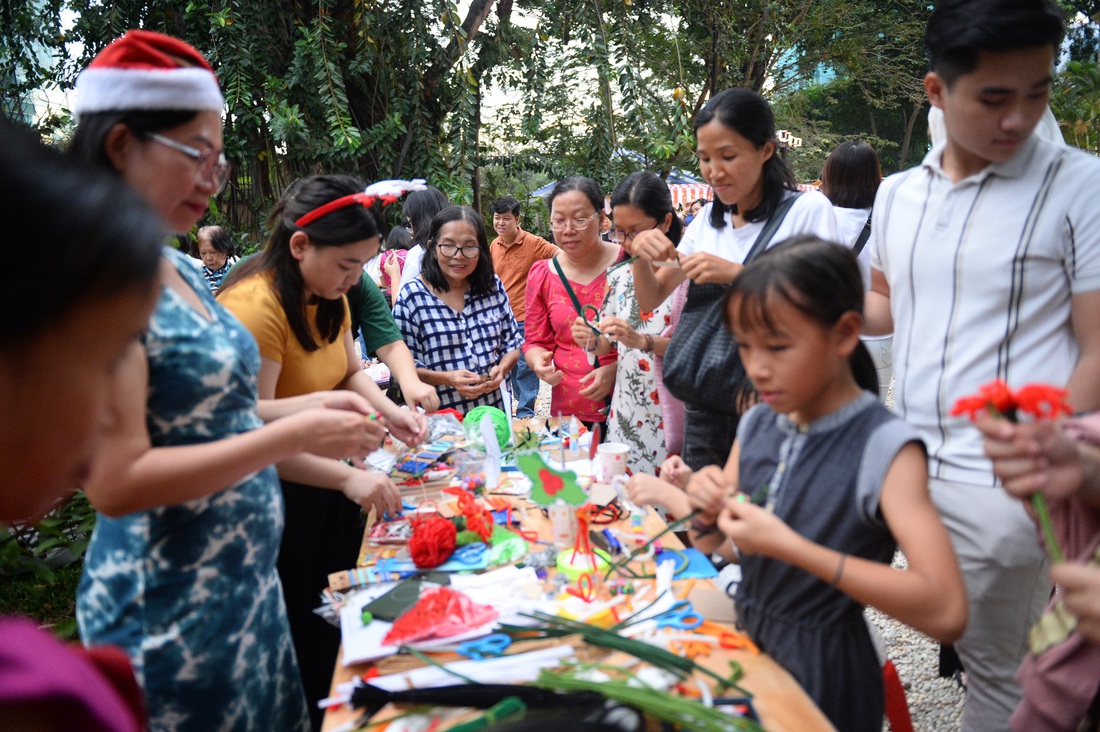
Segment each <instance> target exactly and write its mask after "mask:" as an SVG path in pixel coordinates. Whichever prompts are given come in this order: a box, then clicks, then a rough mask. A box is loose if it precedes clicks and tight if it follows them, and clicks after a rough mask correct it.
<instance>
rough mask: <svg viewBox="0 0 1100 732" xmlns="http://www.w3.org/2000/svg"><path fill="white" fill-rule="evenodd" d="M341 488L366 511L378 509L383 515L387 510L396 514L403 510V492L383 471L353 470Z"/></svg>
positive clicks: (378, 513) (379, 514)
mask: <svg viewBox="0 0 1100 732" xmlns="http://www.w3.org/2000/svg"><path fill="white" fill-rule="evenodd" d="M341 490H342V491H343V493H344V495H345V496H347V497H348V499H349V500H350V501H352V502H353V503H357V504H358V505H359V507H360V508H362V509H363V512H364V513H370V512H371V510H374V511H376V512H377V513H376V515H378V516H381V515H382V514H383V513H385V512H386V511H389V512H390V513H391V514H396V513H398V512H400V510H401V494H400V493H399V492H398V490H397V486H395V485H394V484H393V481H392V480H390V479H389V478H388V477H387V476H385V475H382V474H381V473H371V472H367V471H366V470H353V471H351V474H350V475H349V476H348V477H347V479H346V480H345V481H344V484H343V486H341Z"/></svg>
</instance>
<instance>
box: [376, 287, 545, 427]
mask: <svg viewBox="0 0 1100 732" xmlns="http://www.w3.org/2000/svg"><path fill="white" fill-rule="evenodd" d="M393 319H394V320H395V321H397V327H398V328H400V329H401V334H402V335H403V336H404V338H405V343H406V344H407V345H408V346H409V350H410V351H412V355H413V359H415V361H416V366H417V368H422V369H428V370H429V371H439V372H444V371H459V370H463V369H465V370H466V371H472V372H474V373H475V374H480V375H482V376H486V375H488V373H489V370H490V369H492V368H493V367H494V366H496V365H497V364H498V363H500V360H501V359H502V358H503V357H504V355H505V354H507V353H510V352H511V351H514V350H516V349H517V348H519V347H520V346H522V345H523V337H522V336H521V335H520V333H519V327H518V326H517V325H516V319H515V317H514V316H513V315H512V308H511V306H510V305H509V304H508V295H507V294H505V292H504V286H503V285H502V284H501V282H500V278H499V277H497V276H495V275H494V276H493V291H492V292H491V293H490V294H488V295H485V296H482V297H474V296H473V295H471V294H470V293H469V292H467V293H466V304H465V307H463V309H462V312H461V313H459V312H455V311H454V310H453V309H451V307H450V306H449V305H447V304H446V303H444V302H443V301H442V300H440V299H439V298H438V297H436V296H435V295H433V294H432V293H431V291H429V290H428V286H427V285H425V284H424V282H423V281H422V280H421V279H420V278H419V277H417V278H416V279H413V280H410V281H409V282H408V283H407V284H406V285H405V286H404V287H402V288H401V292H400V294H399V295H398V296H397V302H396V303H394V306H393ZM505 383H507V382H505ZM436 391H437V392H438V393H439V402H440V408H442V409H456V410H458V411H459V412H462V413H463V414H465V413H466V412H468V411H470V410H471V409H473V408H474V407H479V406H482V405H489V406H493V407H498V408H500V407H502V406H503V403H504V402H503V399H502V398H501V395H500V390H499V389H498V390H497V391H495V392H493V393H492V394H482V395H481V396H479V397H478V398H477V399H465V398H463V397H462V396H461V395H460V394H459V393H458V392H457V391H455V389H454V388H453V387H450V386H437V387H436Z"/></svg>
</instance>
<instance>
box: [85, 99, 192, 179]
mask: <svg viewBox="0 0 1100 732" xmlns="http://www.w3.org/2000/svg"><path fill="white" fill-rule="evenodd" d="M197 115H198V112H195V111H192V110H167V111H145V110H129V111H125V112H93V113H90V114H82V115H80V123H79V124H77V126H76V130H75V131H74V132H73V138H72V140H71V141H70V142H69V147H68V149H67V151H66V152H67V154H69V155H72V156H74V157H76V158H78V159H80V160H83V161H84V162H86V163H89V164H91V165H94V166H96V167H97V168H102V169H104V170H110V171H112V172H115V173H117V172H118V171H117V170H115V166H114V165H112V164H111V160H110V158H108V157H107V150H106V149H105V148H104V142H106V140H107V133H109V132H110V131H111V130H112V129H114V126H115V125H117V124H120V123H121V124H124V125H126V126H127V127H128V128H130V131H131V132H133V133H134V134H135V135H136V136H138V137H141V136H142V135H143V134H144V133H147V132H163V131H164V130H170V129H172V128H173V127H179V126H180V125H185V124H187V123H188V122H190V121H191V120H193V119H195V117H196V116H197Z"/></svg>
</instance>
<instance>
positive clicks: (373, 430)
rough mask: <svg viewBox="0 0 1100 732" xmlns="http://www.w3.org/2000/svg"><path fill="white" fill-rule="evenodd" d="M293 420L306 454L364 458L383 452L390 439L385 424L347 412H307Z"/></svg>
mask: <svg viewBox="0 0 1100 732" xmlns="http://www.w3.org/2000/svg"><path fill="white" fill-rule="evenodd" d="M286 419H287V420H293V421H294V422H295V423H296V424H297V426H298V431H299V433H300V436H301V441H300V443H299V444H301V445H302V449H303V450H304V451H305V452H309V453H312V454H314V455H320V456H321V457H327V458H335V459H337V460H340V459H343V458H348V457H351V458H360V457H362V456H364V455H368V454H370V453H372V452H374V451H375V450H377V449H378V448H379V446H380V445H381V444H382V441H383V440H384V439H386V428H385V427H384V426H383V425H382V423H381V422H379V421H378V420H374V419H368V418H367V417H365V416H364V415H362V414H360V413H359V412H351V411H347V410H344V409H323V408H313V409H306V410H304V411H301V412H298V413H297V414H294V415H291V416H289V417H287V418H286Z"/></svg>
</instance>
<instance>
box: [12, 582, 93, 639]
mask: <svg viewBox="0 0 1100 732" xmlns="http://www.w3.org/2000/svg"><path fill="white" fill-rule="evenodd" d="M82 571H83V565H81V564H79V563H78V564H71V565H69V566H67V567H61V568H59V569H57V570H55V571H54V575H53V577H52V578H51V579H49V580H45V579H42V578H39V577H38V576H36V575H34V574H22V575H19V576H17V577H5V578H4V579H3V581H0V616H7V615H24V616H26V617H29V618H33V619H34V620H36V621H37V622H39V623H41V624H42V625H46V626H50V628H51V630H52V631H53V633H54V634H55V635H57V636H60V637H61V638H63V639H65V640H77V627H76V589H77V587H78V586H79V585H80V575H81V572H82Z"/></svg>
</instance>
